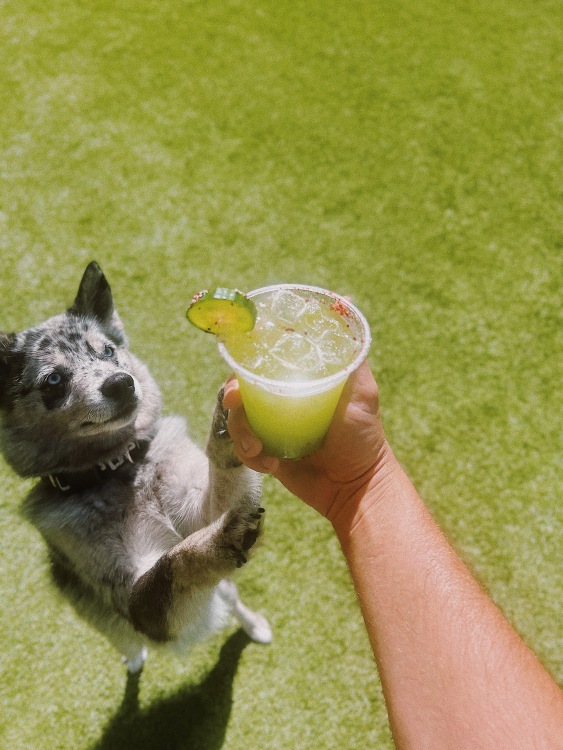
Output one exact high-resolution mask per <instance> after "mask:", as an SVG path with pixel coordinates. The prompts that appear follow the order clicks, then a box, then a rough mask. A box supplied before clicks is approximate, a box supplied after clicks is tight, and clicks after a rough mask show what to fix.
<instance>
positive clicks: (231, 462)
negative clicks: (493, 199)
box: [207, 388, 242, 469]
mask: <svg viewBox="0 0 563 750" xmlns="http://www.w3.org/2000/svg"><path fill="white" fill-rule="evenodd" d="M228 415H229V412H228V411H227V410H226V409H225V407H224V406H223V388H221V390H220V391H219V393H218V395H217V403H216V404H215V411H214V412H213V421H212V423H211V432H210V435H209V440H208V441H207V456H208V458H209V459H210V461H212V462H213V463H214V464H215V466H217V467H218V468H219V469H232V468H236V467H238V466H242V462H241V461H240V460H239V459H238V458H237V456H236V454H235V451H234V448H233V441H232V440H231V436H230V435H229V429H228V427H227V418H228Z"/></svg>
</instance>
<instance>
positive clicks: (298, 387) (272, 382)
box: [218, 283, 372, 396]
mask: <svg viewBox="0 0 563 750" xmlns="http://www.w3.org/2000/svg"><path fill="white" fill-rule="evenodd" d="M280 289H293V290H299V291H305V292H312V293H315V294H321V295H323V296H325V297H331V298H332V299H334V300H335V301H337V302H339V303H340V304H343V305H345V307H346V308H347V310H349V311H350V313H352V315H354V317H355V318H356V319H357V320H358V322H359V324H360V328H361V330H362V342H361V346H360V348H359V349H358V351H357V352H356V356H355V357H354V359H353V360H352V361H351V362H350V363H349V364H348V365H346V367H344V368H342V370H339V371H338V372H336V373H333V374H332V375H325V376H324V377H322V378H315V379H312V380H304V381H291V380H277V379H275V378H268V377H266V376H265V375H258V374H256V373H254V372H252V370H248V369H247V368H246V367H243V366H242V365H241V364H239V363H238V362H237V361H236V360H235V358H234V357H233V356H232V355H231V354H230V353H229V351H228V350H227V347H226V346H225V344H224V343H223V342H222V341H220V340H219V341H218V347H219V353H220V354H221V356H222V357H223V359H224V360H225V361H226V362H227V364H228V365H230V366H231V367H232V369H233V370H234V371H235V373H236V374H237V375H240V376H241V377H242V378H243V379H244V380H246V381H247V382H249V383H250V384H251V385H257V386H259V387H261V388H263V389H264V390H267V391H270V392H273V393H277V394H294V395H300V396H301V395H303V396H307V395H312V394H314V393H322V392H323V391H328V390H330V389H331V388H333V387H334V386H336V385H338V384H339V383H341V382H342V381H343V380H345V379H346V378H347V377H348V376H349V375H350V374H351V373H352V372H354V370H356V369H357V368H358V367H359V366H360V364H361V363H362V362H363V361H364V359H365V358H366V356H367V354H368V352H369V349H370V346H371V340H372V339H371V331H370V327H369V324H368V322H367V320H366V318H365V316H364V314H363V313H362V312H361V311H360V310H359V309H358V308H357V307H356V305H354V303H353V302H350V300H348V299H346V297H343V296H342V295H340V294H337V293H336V292H333V291H331V290H329V289H324V288H323V287H320V286H312V285H310V284H292V283H284V284H270V285H268V286H262V287H259V288H258V289H253V290H251V291H250V292H246V293H245V294H246V296H247V297H249V298H252V297H256V296H258V295H260V294H264V293H267V292H271V291H277V290H280Z"/></svg>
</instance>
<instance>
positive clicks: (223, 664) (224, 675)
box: [91, 630, 250, 750]
mask: <svg viewBox="0 0 563 750" xmlns="http://www.w3.org/2000/svg"><path fill="white" fill-rule="evenodd" d="M248 643H250V639H249V638H248V636H247V635H246V634H245V633H244V632H243V631H242V630H238V631H237V632H236V633H234V634H233V635H232V636H230V638H229V639H228V640H227V641H226V642H225V644H224V645H223V647H222V648H221V652H220V654H219V659H218V660H217V664H216V665H215V666H214V667H213V669H212V670H211V671H210V672H209V674H208V675H207V677H206V678H205V679H204V680H203V682H201V683H200V684H199V685H190V686H187V687H186V688H185V689H181V690H179V691H178V692H177V693H175V694H174V695H172V696H168V697H166V698H164V699H163V700H160V701H156V702H154V703H153V704H151V705H150V706H149V707H148V708H146V709H144V710H141V709H140V708H139V680H140V674H137V675H128V677H127V684H126V687H125V695H124V696H123V701H122V703H121V706H120V708H119V710H118V712H117V713H116V715H115V716H114V717H113V718H112V719H111V721H110V722H109V724H108V725H107V727H106V728H105V729H104V732H103V734H102V736H101V737H100V739H99V740H98V741H97V742H96V743H95V744H94V745H93V746H92V748H91V750H114V749H115V750H129V748H130V749H131V750H145V749H146V750H154V748H163V750H164V749H165V750H187V749H188V748H189V750H219V748H221V747H222V746H223V742H224V739H225V732H226V729H227V723H228V721H229V716H230V713H231V707H232V687H233V680H234V676H235V674H236V671H237V667H238V662H239V659H240V656H241V654H242V651H243V649H244V648H245V646H246V645H247V644H248Z"/></svg>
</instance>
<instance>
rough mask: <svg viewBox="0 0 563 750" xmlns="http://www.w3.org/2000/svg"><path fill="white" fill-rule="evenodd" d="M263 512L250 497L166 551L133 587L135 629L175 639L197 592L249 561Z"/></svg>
mask: <svg viewBox="0 0 563 750" xmlns="http://www.w3.org/2000/svg"><path fill="white" fill-rule="evenodd" d="M263 512H264V511H263V509H262V508H257V507H256V506H255V503H254V501H253V500H250V501H249V502H247V504H246V506H244V505H243V506H239V507H238V508H236V509H234V510H231V511H229V512H227V513H225V514H223V516H221V518H219V519H218V520H217V521H215V522H213V523H212V524H210V525H209V526H206V527H205V528H203V529H200V530H199V531H196V532H195V533H194V534H191V535H190V536H189V537H187V538H186V539H184V540H183V541H182V542H180V543H179V544H177V545H176V546H175V547H173V548H172V549H171V550H170V552H167V553H166V554H164V555H162V557H160V558H159V559H158V561H157V562H156V563H155V564H154V565H153V566H152V568H150V569H149V570H148V571H147V572H146V573H144V574H143V575H142V576H141V577H140V578H139V579H138V580H137V581H136V582H135V584H134V585H133V589H132V591H131V594H130V597H129V616H130V619H131V622H132V624H133V626H134V627H135V629H136V630H138V631H140V632H142V633H144V634H145V635H147V636H148V637H149V638H151V639H152V640H155V641H161V642H163V641H168V640H173V639H174V638H176V637H177V636H178V635H179V633H180V632H181V631H182V628H183V624H184V617H185V612H186V607H187V606H189V602H190V600H191V598H192V597H193V596H194V594H195V593H196V592H197V591H198V590H199V589H205V588H210V587H212V586H215V585H217V584H218V583H219V581H220V580H221V579H222V578H224V577H225V576H228V575H229V574H231V573H232V572H233V570H234V569H235V568H237V567H241V566H242V565H243V564H244V563H245V562H246V561H247V556H248V551H249V550H250V548H251V547H252V546H253V545H254V543H255V542H256V539H257V538H258V535H259V533H260V525H261V519H262V513H263Z"/></svg>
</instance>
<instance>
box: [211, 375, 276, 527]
mask: <svg viewBox="0 0 563 750" xmlns="http://www.w3.org/2000/svg"><path fill="white" fill-rule="evenodd" d="M227 414H228V412H227V411H226V409H225V408H224V407H223V389H221V390H220V391H219V394H218V396H217V402H216V404H215V411H214V414H213V422H212V424H211V431H210V434H209V439H208V441H207V448H206V454H207V457H208V459H209V484H208V489H207V498H206V502H205V507H206V514H207V516H206V521H207V523H210V522H211V521H212V520H214V519H216V518H218V516H220V515H221V513H224V512H225V511H227V510H229V509H230V508H236V507H239V506H240V505H248V503H249V502H251V503H253V504H254V507H255V508H258V506H259V504H260V495H261V491H262V476H261V475H260V474H258V473H256V472H255V471H252V470H251V469H248V468H247V467H246V466H243V464H242V463H241V462H240V460H239V459H238V458H237V456H236V454H235V451H234V447H233V441H232V440H231V436H230V435H229V432H228V429H227Z"/></svg>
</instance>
